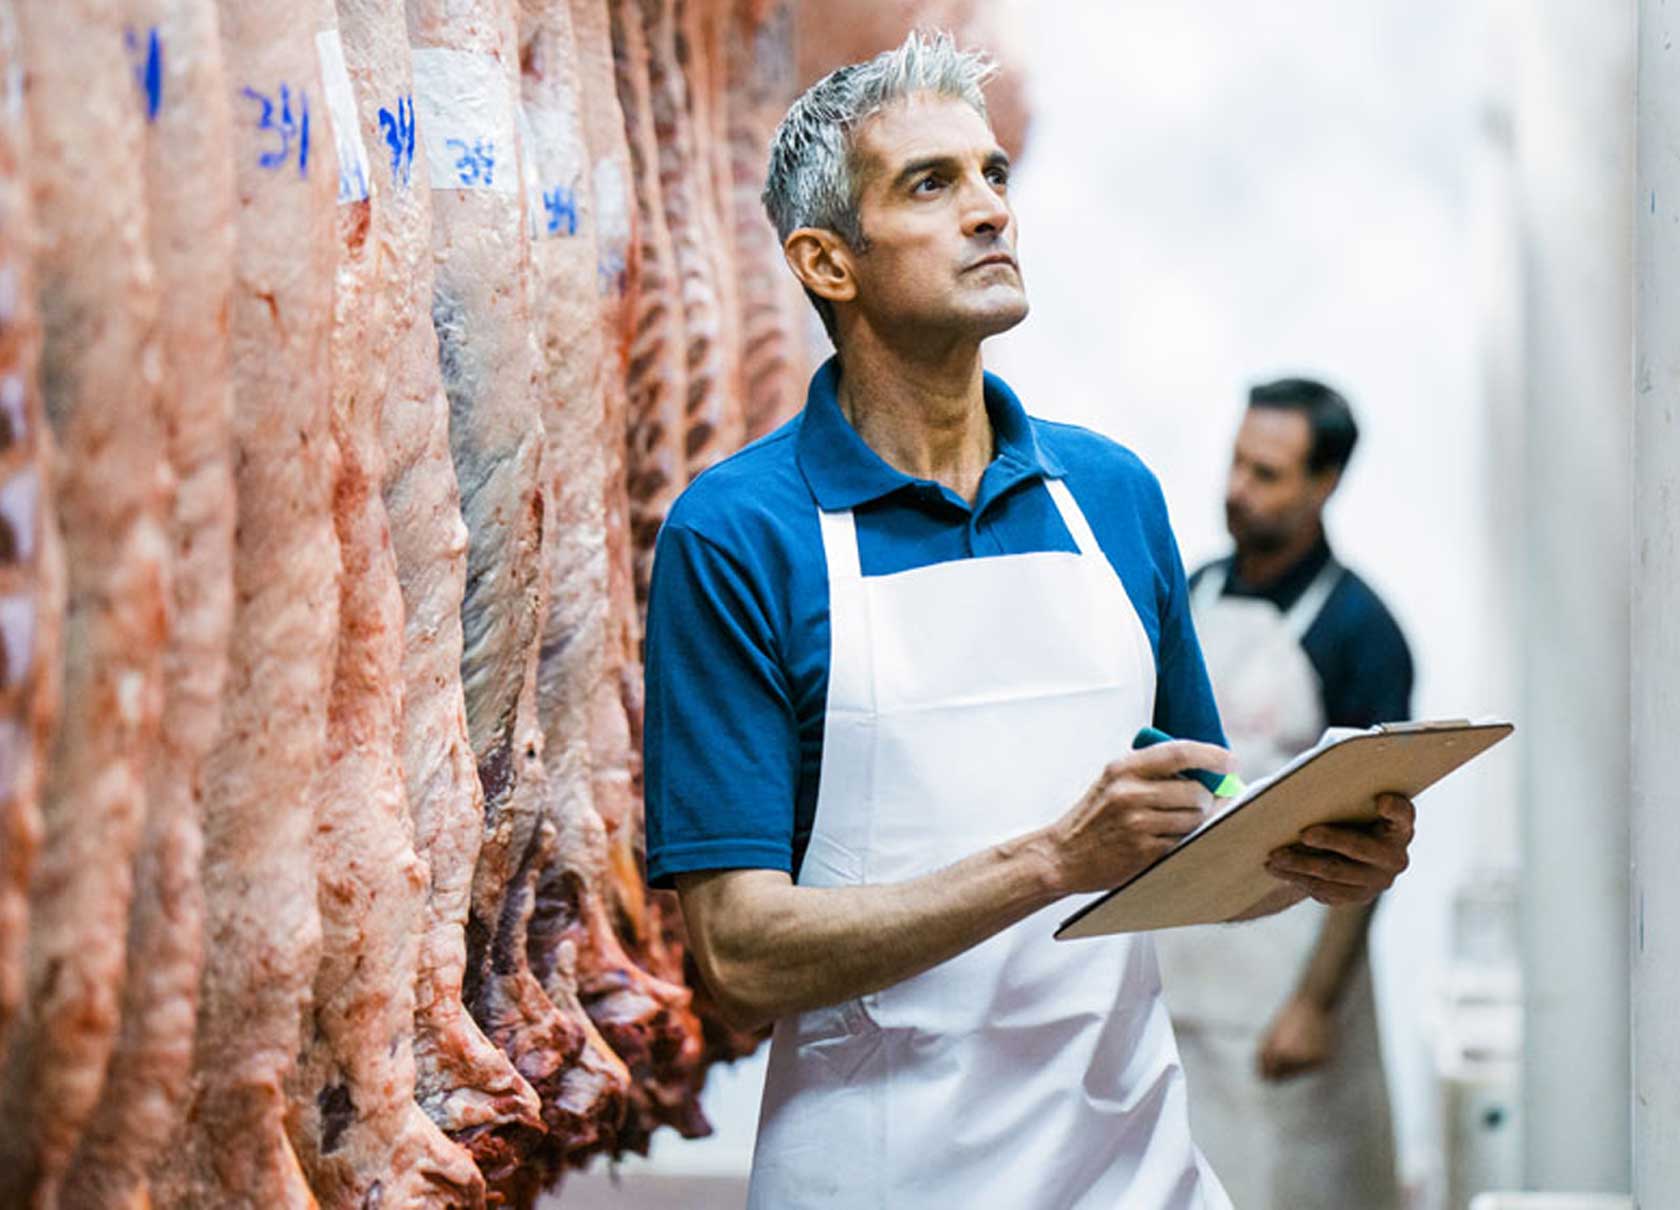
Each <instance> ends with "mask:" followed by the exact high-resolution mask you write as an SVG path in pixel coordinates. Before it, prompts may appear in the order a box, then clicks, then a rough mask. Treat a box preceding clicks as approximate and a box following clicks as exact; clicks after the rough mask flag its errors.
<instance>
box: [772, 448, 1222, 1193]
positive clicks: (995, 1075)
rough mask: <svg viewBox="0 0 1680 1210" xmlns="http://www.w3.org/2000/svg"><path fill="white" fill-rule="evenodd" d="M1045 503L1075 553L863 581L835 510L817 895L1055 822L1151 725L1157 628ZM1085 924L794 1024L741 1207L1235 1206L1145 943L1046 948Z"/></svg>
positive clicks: (1078, 527) (813, 855)
mask: <svg viewBox="0 0 1680 1210" xmlns="http://www.w3.org/2000/svg"><path fill="white" fill-rule="evenodd" d="M1045 486H1046V487H1047V488H1048V489H1049V491H1050V494H1051V496H1052V498H1053V499H1054V500H1055V503H1056V506H1057V508H1058V510H1059V511H1060V513H1061V515H1062V519H1063V521H1064V522H1065V524H1066V525H1067V528H1068V531H1069V533H1070V534H1071V535H1072V536H1073V538H1074V541H1075V542H1076V544H1077V545H1078V547H1079V550H1078V553H1069V552H1043V553H1036V554H1025V555H1006V556H998V557H993V558H975V559H965V560H960V561H957V562H949V563H940V564H936V565H934V566H931V567H923V568H917V569H914V570H911V571H905V572H900V573H897V574H895V575H887V576H872V577H869V578H867V579H865V578H864V577H863V575H862V574H861V572H860V570H859V564H858V548H857V534H856V531H855V529H854V526H853V522H852V516H851V513H850V512H836V513H825V514H823V517H822V533H823V547H824V551H825V554H826V556H827V560H828V574H829V607H830V625H831V627H832V644H833V645H832V649H831V664H830V672H829V689H828V709H827V717H826V721H825V724H824V733H823V758H822V780H821V785H820V789H819V792H818V796H817V807H816V818H815V823H814V831H813V833H812V836H811V841H810V846H809V848H808V850H807V851H806V854H805V860H804V864H803V866H802V868H801V869H800V871H799V875H798V881H799V883H800V885H802V886H854V885H858V884H863V883H886V882H897V881H901V880H904V879H909V878H915V877H917V876H919V875H922V874H927V873H930V872H932V871H935V870H938V869H940V868H941V867H943V866H947V865H949V864H951V863H952V862H954V861H957V860H959V859H960V858H963V857H966V856H968V855H970V854H972V853H974V852H976V851H978V850H980V849H983V848H985V847H987V846H989V845H992V844H995V843H997V842H999V841H1002V840H1005V839H1007V838H1009V837H1012V836H1018V835H1020V834H1021V833H1023V832H1027V831H1029V830H1031V829H1033V828H1037V827H1041V826H1043V825H1044V824H1046V823H1049V822H1050V821H1052V820H1054V819H1056V818H1057V817H1059V816H1060V815H1061V814H1062V813H1063V812H1064V811H1066V810H1067V809H1068V808H1070V807H1071V806H1072V805H1073V804H1074V803H1075V802H1076V801H1078V799H1079V797H1080V795H1081V794H1083V793H1084V792H1085V790H1086V789H1088V788H1089V786H1090V784H1091V783H1092V782H1093V781H1094V780H1095V779H1096V778H1097V776H1098V775H1099V774H1100V773H1101V771H1102V769H1103V767H1104V765H1105V764H1107V763H1108V762H1109V761H1111V760H1113V759H1114V757H1115V756H1116V755H1117V754H1119V753H1123V752H1124V751H1126V749H1127V748H1128V746H1129V744H1130V740H1131V736H1132V735H1133V733H1134V732H1136V730H1137V728H1138V727H1139V726H1141V725H1143V724H1145V723H1147V722H1148V721H1149V720H1150V716H1151V714H1152V711H1153V703H1154V698H1155V664H1154V658H1153V654H1152V652H1151V650H1150V646H1149V642H1148V639H1147V637H1146V636H1145V634H1144V631H1143V627H1142V624H1141V623H1140V622H1139V620H1138V617H1137V613H1136V612H1135V610H1134V609H1133V608H1132V604H1131V601H1130V599H1129V598H1128V597H1127V595H1126V591H1125V588H1124V587H1123V586H1122V584H1121V583H1120V580H1119V578H1118V577H1117V576H1116V575H1115V573H1114V570H1113V568H1112V567H1111V566H1110V565H1109V562H1108V560H1107V558H1106V557H1105V556H1104V555H1103V553H1102V551H1101V550H1100V549H1099V548H1098V546H1097V543H1096V539H1095V538H1094V537H1093V536H1092V533H1091V530H1090V527H1089V525H1087V524H1086V521H1085V517H1084V515H1083V514H1082V513H1081V512H1080V511H1079V507H1078V505H1077V504H1075V503H1074V501H1073V497H1072V495H1071V494H1070V493H1069V492H1068V490H1067V488H1066V487H1065V486H1064V485H1063V484H1062V483H1061V482H1060V481H1056V480H1048V481H1046V483H1045ZM1070 910H1072V905H1068V904H1058V905H1054V906H1052V907H1049V908H1046V909H1045V910H1044V911H1042V912H1039V913H1037V914H1036V915H1034V916H1031V917H1029V918H1028V919H1026V920H1024V921H1022V922H1021V923H1020V924H1017V925H1015V926H1014V927H1013V928H1010V929H1008V930H1006V931H1004V932H1003V933H1000V934H999V935H997V936H995V937H993V938H991V939H990V940H988V941H986V942H984V943H982V944H981V945H979V946H976V947H975V948H974V949H972V950H970V951H968V952H967V953H964V954H962V955H960V956H958V957H956V958H954V959H952V960H951V961H949V962H946V963H944V964H942V965H940V966H938V967H935V968H934V969H932V970H930V971H928V972H926V973H925V974H922V975H919V976H917V977H915V978H912V979H908V980H906V981H905V982H903V983H900V984H898V985H896V986H894V987H890V988H887V989H886V990H884V991H881V992H878V993H876V994H874V995H869V996H865V997H863V998H862V999H861V1000H852V1001H848V1002H846V1003H843V1004H841V1005H838V1006H836V1007H833V1008H829V1009H823V1010H819V1011H816V1012H809V1013H804V1014H801V1015H799V1016H796V1017H792V1018H787V1019H784V1020H782V1021H779V1022H777V1024H776V1029H775V1036H774V1039H773V1042H772V1045H771V1051H770V1063H769V1072H768V1076H767V1079H766V1084H765V1091H764V1105H763V1110H762V1113H761V1116H760V1120H759V1131H758V1146H757V1149H756V1152H755V1154H754V1157H753V1176H752V1189H751V1193H750V1196H749V1199H748V1206H749V1210H815V1208H818V1207H821V1208H822V1210H842V1208H844V1210H865V1208H867V1210H918V1208H923V1207H927V1208H937V1210H955V1208H957V1207H962V1208H964V1210H968V1208H969V1207H975V1208H980V1207H999V1208H1000V1210H1097V1208H1101V1210H1118V1208H1120V1207H1124V1208H1125V1210H1227V1208H1228V1207H1229V1205H1230V1203H1229V1201H1228V1199H1227V1198H1226V1197H1225V1195H1224V1192H1223V1191H1222V1190H1221V1188H1220V1186H1219V1182H1218V1180H1217V1179H1216V1178H1214V1177H1213V1175H1212V1173H1211V1172H1210V1171H1209V1170H1208V1169H1207V1167H1206V1165H1205V1163H1204V1161H1202V1159H1201V1157H1200V1155H1199V1153H1198V1152H1197V1151H1196V1149H1195V1147H1194V1146H1193V1145H1192V1143H1191V1141H1190V1134H1189V1126H1188V1121H1187V1116H1186V1109H1185V1103H1184V1080H1183V1077H1182V1075H1181V1073H1180V1071H1179V1066H1178V1056H1177V1053H1176V1050H1175V1048H1174V1045H1173V1038H1172V1028H1171V1026H1170V1024H1169V1023H1168V1020H1167V1015H1166V1011H1165V1008H1164V1007H1163V1005H1162V1004H1161V1001H1160V995H1159V989H1160V981H1159V976H1158V974H1157V971H1156V967H1155V955H1154V952H1153V949H1152V947H1151V945H1150V942H1149V940H1148V938H1146V937H1136V938H1129V939H1128V938H1108V939H1105V940H1103V941H1101V942H1089V943H1086V942H1080V943H1059V942H1056V941H1054V940H1052V938H1051V934H1052V932H1053V931H1054V928H1055V926H1056V924H1057V923H1058V922H1059V921H1060V920H1061V919H1062V917H1063V916H1065V915H1066V914H1067V913H1068V912H1069V911H1070Z"/></svg>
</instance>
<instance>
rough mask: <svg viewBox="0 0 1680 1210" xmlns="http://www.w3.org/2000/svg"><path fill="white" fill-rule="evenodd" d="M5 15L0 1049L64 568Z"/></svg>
mask: <svg viewBox="0 0 1680 1210" xmlns="http://www.w3.org/2000/svg"><path fill="white" fill-rule="evenodd" d="M21 53H22V52H21V47H20V46H19V44H18V30H17V22H16V14H15V13H14V11H13V10H12V8H11V7H10V6H8V7H6V8H4V9H0V110H3V111H4V113H5V121H4V123H0V501H3V503H0V534H3V535H4V536H3V538H0V600H4V601H6V602H8V603H9V608H10V609H11V610H12V616H13V618H14V619H15V620H14V621H13V623H12V625H11V629H12V630H14V631H16V630H19V627H20V625H21V624H23V623H25V622H27V623H29V624H30V627H31V629H29V630H23V631H20V633H19V637H28V638H29V639H30V641H28V642H25V643H23V644H21V645H19V646H18V647H16V648H15V652H16V654H15V655H14V654H13V651H14V649H13V648H10V647H6V648H0V650H4V652H5V662H4V665H3V666H0V1057H3V1056H4V1055H5V1053H6V1038H7V1035H8V1034H9V1033H10V1028H11V1024H12V1020H13V1018H14V1016H15V1015H16V1013H17V1011H18V1006H19V1004H20V1003H21V1002H22V1000H23V994H24V985H25V982H26V980H25V967H24V963H25V959H26V954H27V951H26V949H25V940H26V938H27V936H28V928H29V877H30V873H31V871H32V870H33V869H34V865H35V854H36V851H37V849H38V848H39V846H40V843H41V804H40V799H39V795H40V789H41V775H42V772H43V769H44V766H45V763H46V758H47V753H48V745H49V743H50V742H51V739H52V725H53V721H54V719H55V718H56V716H57V711H58V690H59V649H58V641H59V628H60V626H61V625H62V622H63V618H62V613H63V609H64V595H63V594H64V586H63V575H64V568H63V564H62V560H61V555H60V551H59V547H58V527H57V526H56V525H55V524H54V522H53V519H52V494H51V488H50V483H51V480H50V477H49V476H50V469H49V455H50V452H51V448H50V447H51V443H50V441H49V440H48V438H47V432H46V428H47V420H46V415H45V413H44V412H43V410H42V405H41V392H40V387H39V379H38V378H37V374H38V372H39V369H40V360H41V324H40V319H39V316H38V315H37V313H36V309H35V273H34V267H33V263H32V257H31V250H30V238H31V236H30V233H31V231H32V230H33V218H32V216H31V210H32V205H31V202H30V178H29V162H30V156H29V126H28V123H27V121H26V120H25V118H24V114H23V63H22V57H21Z"/></svg>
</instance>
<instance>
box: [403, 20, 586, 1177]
mask: <svg viewBox="0 0 1680 1210" xmlns="http://www.w3.org/2000/svg"><path fill="white" fill-rule="evenodd" d="M408 13H409V32H410V38H411V40H412V42H413V45H414V52H413V58H414V72H415V103H416V110H417V118H418V125H419V131H420V137H421V138H422V139H424V140H425V143H426V151H427V157H428V165H429V167H428V172H429V176H430V181H431V185H432V188H433V195H432V208H433V209H432V212H433V236H434V251H435V255H436V274H435V277H434V281H433V303H432V316H433V322H434V325H435V327H436V330H437V337H438V346H439V351H438V356H439V363H440V365H441V367H442V370H443V385H444V390H445V392H446V393H447V395H448V397H449V403H450V446H451V450H452V453H453V457H454V462H455V470H456V475H457V477H458V479H459V481H460V485H461V497H462V506H463V513H464V515H465V518H466V522H467V532H468V552H467V582H466V593H465V598H464V601H463V604H462V610H461V616H462V623H463V629H464V638H465V642H464V647H463V655H462V682H463V686H464V689H465V697H466V709H467V722H468V728H469V733H470V735H471V738H472V744H473V749H474V752H475V754H476V756H477V760H478V772H479V779H480V781H481V783H482V786H483V792H484V818H485V834H484V844H483V847H482V849H481V851H480V854H479V860H478V866H477V869H476V871H475V874H474V879H473V888H472V910H471V913H470V916H469V919H468V925H467V967H466V976H465V982H464V991H465V995H466V1001H467V1004H468V1006H469V1007H470V1008H471V1009H472V1011H473V1014H474V1016H475V1017H476V1018H477V1019H478V1021H479V1023H480V1024H481V1025H482V1026H483V1027H484V1029H485V1032H486V1033H487V1034H488V1035H489V1036H490V1037H491V1038H492V1039H493V1040H495V1041H496V1043H497V1044H498V1045H500V1046H501V1047H502V1049H503V1050H504V1051H506V1052H507V1054H508V1055H509V1057H510V1058H512V1059H513V1062H514V1066H515V1068H516V1069H517V1070H518V1071H519V1072H520V1074H521V1075H522V1076H524V1077H525V1078H526V1079H527V1080H528V1081H529V1082H530V1083H531V1085H532V1086H533V1087H534V1088H535V1090H536V1091H537V1093H538V1095H539V1097H540V1098H541V1100H542V1101H543V1102H544V1103H545V1104H547V1103H552V1102H553V1101H554V1100H555V1098H556V1096H557V1094H558V1082H559V1081H560V1080H561V1078H562V1077H563V1075H564V1073H565V1071H566V1068H567V1066H568V1064H570V1063H571V1062H572V1061H573V1060H574V1059H575V1058H576V1056H577V1054H578V1053H579V1051H580V1050H581V1049H582V1047H583V1045H584V1041H585V1038H584V1035H583V1033H582V1031H580V1030H579V1029H578V1027H577V1026H576V1024H575V1023H573V1022H571V1021H569V1020H568V1019H567V1018H566V1017H565V1016H563V1015H562V1014H561V1012H560V1011H559V1010H558V1009H557V1008H556V1007H555V1005H554V1003H553V1001H552V1000H550V999H549V997H548V995H547V993H546V992H544V990H543V988H542V985H541V984H540V983H539V982H538V981H537V979H536V977H535V976H534V975H533V974H532V973H531V969H530V963H529V956H528V950H527V946H526V930H527V927H528V922H529V919H530V914H531V910H532V903H533V899H534V895H535V879H536V875H537V873H538V871H539V870H540V868H541V865H542V861H543V856H544V852H545V846H546V845H548V844H551V843H552V835H553V829H552V827H550V826H547V825H546V823H545V820H544V818H543V815H544V811H545V809H546V797H545V796H546V792H547V791H546V785H545V781H544V772H543V764H542V741H543V737H542V731H541V727H540V724H539V722H538V719H537V703H536V664H537V654H538V644H539V642H540V639H541V620H542V616H543V599H542V598H543V579H542V534H543V526H544V524H545V516H544V513H545V502H544V494H543V489H542V482H541V460H542V456H543V440H544V438H543V430H542V421H541V417H540V414H539V411H538V407H537V399H536V393H535V374H536V350H535V346H534V343H533V341H532V337H531V309H530V305H531V304H530V297H531V258H530V237H529V234H528V232H527V230H526V228H525V223H526V215H525V211H524V207H523V204H522V202H523V197H522V194H523V182H522V179H521V175H520V172H521V169H520V160H519V154H520V152H519V146H518V139H517V134H516V128H517V123H516V119H515V110H516V103H517V96H518V53H517V41H516V36H515V21H514V13H513V8H512V5H511V3H510V2H509V0H473V2H472V3H469V4H465V5H462V4H459V3H452V2H446V0H409V5H408ZM535 1144H536V1140H535V1139H532V1138H528V1137H527V1138H517V1137H511V1138H508V1139H507V1140H505V1141H504V1144H503V1145H501V1146H499V1147H498V1148H495V1149H492V1148H489V1147H487V1146H485V1145H483V1144H482V1143H481V1142H480V1141H476V1140H475V1143H474V1153H475V1157H476V1158H477V1159H478V1160H479V1164H480V1167H481V1168H482V1169H483V1170H484V1174H485V1177H486V1179H487V1180H488V1181H489V1182H490V1184H491V1185H492V1186H496V1185H498V1184H500V1183H502V1182H503V1181H506V1180H509V1179H511V1178H512V1177H513V1176H514V1174H515V1170H516V1168H517V1164H518V1162H519V1161H520V1159H521V1158H522V1156H523V1155H525V1154H528V1153H529V1152H530V1151H531V1149H532V1148H533V1147H534V1146H535Z"/></svg>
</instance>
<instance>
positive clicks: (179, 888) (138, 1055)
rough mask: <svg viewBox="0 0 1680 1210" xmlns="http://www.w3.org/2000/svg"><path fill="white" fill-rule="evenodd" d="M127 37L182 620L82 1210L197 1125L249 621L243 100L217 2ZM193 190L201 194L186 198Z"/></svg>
mask: <svg viewBox="0 0 1680 1210" xmlns="http://www.w3.org/2000/svg"><path fill="white" fill-rule="evenodd" d="M135 7H136V13H137V16H138V18H139V21H138V24H137V25H136V26H135V27H134V28H133V29H132V31H131V34H132V36H131V37H129V38H127V39H125V40H126V41H127V42H128V46H129V49H130V52H131V54H132V55H133V56H134V60H135V66H136V68H137V69H138V70H137V71H136V80H135V83H136V84H137V85H138V87H137V88H136V89H135V93H134V99H135V102H136V103H137V104H139V105H142V106H143V107H144V111H145V113H146V117H147V127H146V168H145V183H146V198H147V216H148V225H149V236H150V245H151V251H152V259H153V262H154V264H155V267H156V271H157V277H158V285H159V294H160V300H161V301H160V307H159V312H158V329H157V332H158V347H159V351H160V353H161V364H162V372H163V382H164V388H163V391H162V393H161V398H162V401H163V406H164V408H165V409H166V415H167V424H166V432H167V437H168V449H167V454H168V459H169V464H170V466H171V467H172V468H173V470H174V473H175V477H176V492H175V505H174V513H173V516H172V518H171V522H170V542H171V547H172V567H171V573H170V579H171V585H170V592H171V598H172V603H173V617H172V621H171V626H170V633H169V641H168V646H167V647H166V648H165V651H164V665H163V667H164V678H163V681H164V705H163V719H162V725H161V729H160V731H159V735H158V743H157V747H156V748H155V750H154V751H153V753H152V759H151V763H150V767H149V768H148V770H147V776H146V802H147V806H146V827H145V832H144V835H143V838H142V842H141V847H140V852H139V855H138V857H137V859H136V861H135V866H134V897H133V904H132V906H131V908H130V912H129V924H128V958H127V965H128V976H127V982H126V985H125V987H124V989H123V1002H122V1032H121V1036H120V1037H119V1039H118V1043H117V1048H116V1051H115V1053H113V1054H112V1056H111V1060H110V1063H109V1064H108V1066H107V1069H106V1076H105V1088H104V1092H103V1094H102V1095H101V1097H100V1101H99V1107H98V1109H97V1110H96V1112H95V1113H94V1116H93V1119H92V1121H91V1122H90V1123H89V1125H88V1128H87V1132H86V1134H85V1135H84V1136H83V1137H82V1140H81V1143H80V1145H79V1146H78V1148H77V1151H76V1156H75V1159H74V1161H73V1162H72V1164H71V1165H70V1170H69V1174H68V1175H67V1177H66V1180H65V1186H64V1191H63V1196H62V1198H61V1201H62V1203H63V1204H64V1205H67V1206H127V1205H133V1204H135V1203H136V1201H137V1199H139V1198H142V1197H143V1196H144V1194H145V1190H146V1186H147V1171H148V1169H149V1168H150V1166H151V1165H152V1163H153V1162H155V1160H156V1159H157V1157H158V1155H159V1153H160V1152H161V1151H162V1149H163V1147H164V1146H165V1145H166V1144H167V1143H168V1141H169V1139H170V1137H171V1135H173V1134H174V1132H175V1131H176V1130H178V1129H179V1128H180V1123H181V1115H182V1112H183V1111H184V1108H185V1104H186V1099H187V1094H188V1090H189V1087H190V1076H191V1072H192V1053H193V1030H194V1025H195V1020H196V1017H197V1010H198V984H199V977H200V972H201V962H202V955H203V949H202V943H203V917H204V898H203V888H202V886H201V883H200V873H199V871H200V866H201V863H202V859H203V849H204V844H203V833H202V824H201V815H202V809H203V801H202V800H203V784H202V766H203V762H204V759H205V757H206V755H207V754H208V753H209V751H210V748H211V746H212V745H213V744H214V743H215V741H216V736H217V733H218V730H219V728H220V725H221V707H222V688H223V681H224V679H225V676H226V671H227V655H228V650H227V645H228V631H229V627H230V625H231V623H232V618H233V521H234V489H233V467H232V446H231V439H230V430H229V424H230V421H231V417H232V405H233V397H232V389H231V385H232V382H231V378H230V373H231V368H230V366H229V359H228V307H229V301H230V297H231V294H232V290H233V232H234V225H233V224H234V219H233V146H232V142H231V113H230V109H229V103H230V97H229V93H228V87H227V80H226V77H225V76H224V73H223V70H222V48H221V41H220V35H219V33H218V23H217V19H216V8H215V4H214V3H213V2H212V0H146V2H145V3H141V4H137V5H136V6H135ZM184 180H185V181H192V182H194V183H195V186H194V187H193V188H191V189H183V188H181V182H182V181H184Z"/></svg>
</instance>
